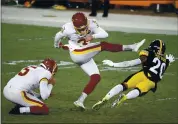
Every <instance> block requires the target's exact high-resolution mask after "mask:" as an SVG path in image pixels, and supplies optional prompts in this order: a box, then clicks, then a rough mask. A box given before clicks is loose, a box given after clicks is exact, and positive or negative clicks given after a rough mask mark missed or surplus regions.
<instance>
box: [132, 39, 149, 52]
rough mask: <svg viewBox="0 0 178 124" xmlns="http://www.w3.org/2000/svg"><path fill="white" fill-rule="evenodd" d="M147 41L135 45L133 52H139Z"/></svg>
mask: <svg viewBox="0 0 178 124" xmlns="http://www.w3.org/2000/svg"><path fill="white" fill-rule="evenodd" d="M145 40H146V39H143V40H142V41H140V42H138V43H135V44H134V48H133V49H132V51H134V52H137V51H138V49H139V48H140V47H141V46H142V45H143V44H144V43H145Z"/></svg>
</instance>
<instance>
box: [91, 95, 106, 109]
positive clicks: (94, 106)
mask: <svg viewBox="0 0 178 124" xmlns="http://www.w3.org/2000/svg"><path fill="white" fill-rule="evenodd" d="M107 101H108V100H107V99H105V98H103V99H102V100H101V101H99V102H97V103H96V104H94V105H93V106H92V109H94V110H99V109H100V108H101V107H102V106H103V105H105V104H106V103H107Z"/></svg>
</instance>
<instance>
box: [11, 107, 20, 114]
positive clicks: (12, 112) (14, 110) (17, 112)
mask: <svg viewBox="0 0 178 124" xmlns="http://www.w3.org/2000/svg"><path fill="white" fill-rule="evenodd" d="M20 107H21V106H20V105H16V106H15V107H14V108H12V109H11V110H10V111H9V114H14V115H19V114H20Z"/></svg>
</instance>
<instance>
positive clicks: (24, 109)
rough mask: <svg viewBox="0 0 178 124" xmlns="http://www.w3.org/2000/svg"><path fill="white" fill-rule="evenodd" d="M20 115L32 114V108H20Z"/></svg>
mask: <svg viewBox="0 0 178 124" xmlns="http://www.w3.org/2000/svg"><path fill="white" fill-rule="evenodd" d="M20 113H30V107H20Z"/></svg>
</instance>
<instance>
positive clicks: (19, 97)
mask: <svg viewBox="0 0 178 124" xmlns="http://www.w3.org/2000/svg"><path fill="white" fill-rule="evenodd" d="M17 83H18V82H17ZM3 94H4V97H5V98H6V99H7V100H9V101H11V102H13V103H16V104H19V105H22V106H26V107H29V106H40V107H42V106H43V105H44V103H43V102H42V101H41V100H39V99H38V98H37V97H35V96H33V95H31V94H29V93H28V92H26V91H22V90H19V89H17V88H14V87H12V86H10V85H6V86H5V87H4V90H3Z"/></svg>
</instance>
